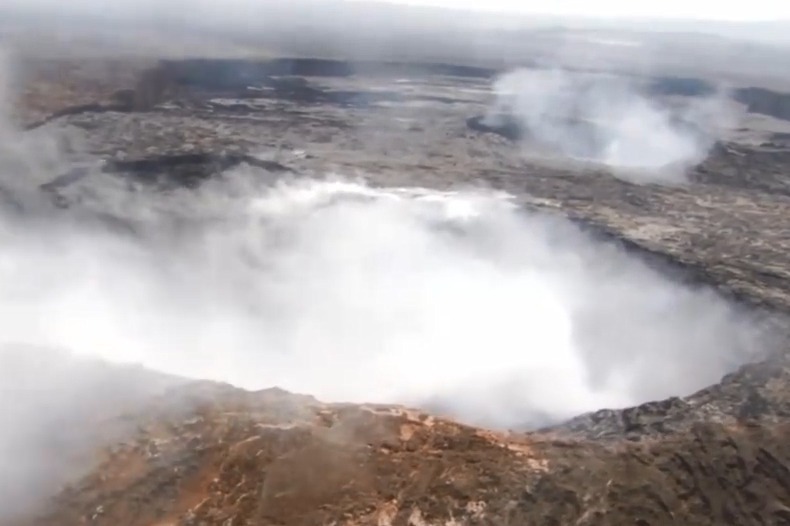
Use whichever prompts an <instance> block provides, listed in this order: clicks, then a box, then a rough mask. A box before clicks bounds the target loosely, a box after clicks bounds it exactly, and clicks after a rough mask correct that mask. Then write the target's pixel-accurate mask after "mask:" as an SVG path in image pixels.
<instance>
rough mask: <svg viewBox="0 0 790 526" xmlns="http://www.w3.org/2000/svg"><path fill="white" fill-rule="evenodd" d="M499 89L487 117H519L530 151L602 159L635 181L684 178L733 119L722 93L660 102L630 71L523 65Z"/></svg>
mask: <svg viewBox="0 0 790 526" xmlns="http://www.w3.org/2000/svg"><path fill="white" fill-rule="evenodd" d="M494 89H495V93H496V99H495V102H494V105H493V108H492V110H491V112H490V114H489V115H488V116H487V124H488V125H490V126H500V125H502V123H503V120H504V119H510V120H515V123H516V124H517V125H518V126H519V127H520V128H521V129H522V130H523V132H524V134H525V136H526V137H525V141H524V148H525V151H526V152H527V153H529V154H532V155H536V154H537V155H548V156H554V157H561V158H565V157H570V158H573V159H578V160H582V161H593V162H596V163H601V164H604V165H607V166H609V167H611V168H613V169H614V173H615V174H616V175H619V176H620V177H622V178H625V179H628V180H631V181H634V182H670V183H677V182H682V181H683V180H684V179H685V170H686V169H687V168H688V167H690V166H691V165H693V164H695V163H698V162H700V161H702V160H703V159H704V158H705V156H706V155H707V153H708V151H709V149H710V147H711V146H712V145H713V142H714V141H715V138H716V136H717V133H718V130H719V129H720V128H721V127H722V126H723V125H724V123H725V121H726V120H727V111H726V107H725V105H724V102H723V100H724V99H723V97H716V96H710V97H706V98H686V97H682V98H676V99H675V100H674V101H665V102H658V101H657V100H656V98H655V97H649V96H647V95H646V94H644V92H643V90H642V89H640V86H639V85H638V84H637V83H636V81H635V80H633V79H631V78H628V77H623V76H615V75H607V74H584V73H572V72H569V71H564V70H558V69H549V70H538V69H535V70H518V71H513V72H510V73H508V74H506V75H504V76H502V77H501V78H500V79H499V80H498V81H497V82H496V83H495V86H494Z"/></svg>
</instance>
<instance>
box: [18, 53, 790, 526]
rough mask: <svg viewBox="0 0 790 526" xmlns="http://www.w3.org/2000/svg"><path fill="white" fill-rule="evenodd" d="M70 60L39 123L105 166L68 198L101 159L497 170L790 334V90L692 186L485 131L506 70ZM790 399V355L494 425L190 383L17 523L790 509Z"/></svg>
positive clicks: (379, 180) (164, 166) (623, 518)
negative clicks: (584, 409)
mask: <svg viewBox="0 0 790 526" xmlns="http://www.w3.org/2000/svg"><path fill="white" fill-rule="evenodd" d="M51 67H52V64H43V65H42V64H41V63H36V64H31V65H30V66H29V69H28V71H27V77H26V78H27V79H28V82H27V85H28V86H29V87H28V88H27V90H26V91H25V92H24V94H23V101H25V104H23V105H22V108H21V111H20V112H19V114H20V115H19V116H20V119H22V121H23V123H24V125H25V126H27V127H28V128H29V131H28V132H27V133H29V134H36V133H44V132H46V133H59V132H65V131H68V133H69V136H70V137H73V136H75V135H77V134H78V136H79V137H80V139H79V140H76V141H73V143H70V144H69V145H68V148H66V153H65V154H64V156H65V158H66V159H67V161H68V162H73V163H74V164H75V166H85V165H89V164H90V163H94V164H95V165H97V166H100V167H101V170H99V171H98V173H94V172H93V171H91V170H88V169H85V170H83V171H80V169H77V170H76V171H71V172H68V173H66V172H67V171H64V174H61V175H59V176H58V177H54V178H53V179H52V180H51V181H44V182H42V183H43V189H44V191H46V192H50V194H51V195H52V196H53V198H55V199H56V201H57V202H58V203H59V205H60V206H64V207H69V206H75V205H76V204H77V201H76V196H78V195H79V194H78V192H77V190H78V189H79V187H80V185H86V184H90V182H91V180H93V179H92V178H96V177H110V176H117V175H118V174H122V175H124V176H128V177H134V178H136V179H137V180H144V181H147V182H148V183H149V184H159V185H164V186H165V187H166V186H167V185H172V184H177V185H185V186H194V185H199V184H201V182H202V181H204V180H205V179H206V178H209V177H212V176H214V175H216V174H217V173H218V172H219V171H221V170H223V169H226V168H227V167H229V166H232V165H237V164H241V163H246V164H249V165H251V166H253V167H257V168H256V169H259V170H261V171H262V173H264V174H267V175H266V176H272V177H274V176H276V175H277V174H283V173H288V174H291V175H293V174H296V175H297V176H298V175H301V174H306V175H316V174H318V175H321V174H326V173H328V172H335V173H340V174H343V175H346V176H359V177H362V178H365V179H367V180H368V181H370V182H371V183H373V184H376V185H388V186H390V185H395V186H404V185H420V186H431V187H438V188H454V187H462V186H468V185H473V186H474V185H482V186H488V187H494V188H497V189H501V190H506V191H508V192H510V193H512V194H514V195H515V196H517V198H518V199H520V201H521V202H522V203H523V205H524V206H528V207H535V208H538V209H541V210H545V211H548V212H550V213H557V214H562V215H565V216H567V217H570V218H572V219H574V220H576V221H578V222H580V223H582V224H584V225H585V226H587V227H589V228H590V229H591V230H592V231H594V232H597V233H600V234H601V235H605V236H610V237H614V238H616V239H618V240H620V241H621V242H622V244H623V245H624V246H626V247H627V248H629V249H631V250H633V251H634V253H637V254H641V255H643V256H645V257H648V258H650V259H651V260H653V261H656V264H658V265H661V266H662V267H665V268H666V269H667V271H671V272H677V273H678V275H680V276H682V277H684V278H686V279H688V280H690V281H693V282H695V283H697V284H699V285H700V286H714V287H717V288H718V289H719V290H721V291H722V292H723V293H724V294H727V295H730V296H732V297H733V298H735V299H736V300H738V301H739V302H741V303H742V304H743V305H745V306H747V307H756V308H759V309H762V310H763V311H764V313H765V314H766V315H768V316H770V317H771V318H772V319H774V320H775V321H776V325H777V327H778V330H779V331H782V332H783V333H784V335H785V336H786V332H784V331H786V323H785V321H784V317H785V316H786V315H787V313H788V312H790V260H788V257H789V256H788V255H789V254H790V214H788V213H787V210H788V209H789V208H788V205H790V180H789V179H788V177H790V175H788V174H790V145H788V142H787V137H788V132H790V123H788V122H786V119H787V113H786V111H785V110H786V106H787V102H786V101H787V100H788V99H790V95H783V94H780V93H776V92H768V91H764V90H761V89H754V88H755V87H753V86H741V88H744V89H742V90H740V91H736V92H734V94H733V103H734V104H740V103H743V105H742V106H739V108H740V110H741V111H742V117H743V119H742V120H741V125H740V126H739V127H738V128H737V129H731V130H729V133H728V135H727V136H726V137H725V138H723V139H722V140H720V141H719V142H718V143H717V144H716V145H715V146H714V148H713V149H712V151H711V154H710V156H709V157H708V159H707V160H705V161H704V162H703V163H701V164H700V165H698V166H696V167H695V168H694V169H693V170H692V172H691V174H690V180H691V182H690V184H688V185H659V184H634V183H632V182H628V181H626V180H623V179H621V178H617V177H614V176H613V175H612V174H611V173H609V171H608V170H606V169H605V168H603V167H601V166H593V165H588V164H576V163H575V164H570V163H567V162H563V163H557V162H551V163H548V162H543V161H538V160H535V159H530V158H525V157H524V156H523V155H521V153H520V151H519V148H518V147H517V145H516V144H514V142H513V141H511V140H510V139H508V138H507V137H502V136H501V135H500V134H497V133H486V130H480V129H474V128H475V126H474V125H472V126H470V125H469V122H470V121H469V119H470V118H473V117H475V116H478V115H481V114H483V113H485V111H486V109H487V107H488V103H489V100H490V92H489V89H490V81H491V78H492V77H493V76H494V74H495V72H494V71H492V70H484V69H480V68H460V67H451V66H445V65H436V66H433V67H430V66H425V65H422V66H419V67H415V66H410V65H408V64H378V63H356V64H354V63H344V62H332V61H317V60H316V61H309V60H296V61H290V60H279V61H270V62H266V63H260V62H249V61H247V62H240V61H166V62H163V63H160V64H149V65H147V66H146V67H150V69H146V67H142V66H141V67H139V69H136V68H137V66H134V67H132V66H129V67H128V68H127V67H119V68H118V67H116V69H113V68H114V67H113V66H109V65H104V66H102V67H98V70H97V71H100V72H104V71H107V72H109V73H108V74H107V75H106V76H102V75H99V77H100V78H101V79H102V80H101V81H96V82H94V80H93V74H91V75H87V76H86V75H84V71H83V70H82V69H80V68H76V69H75V68H73V67H72V66H69V65H62V66H57V65H56V66H55V71H56V72H57V74H54V75H53V74H52V71H53V70H52V69H49V68H51ZM59 67H62V68H63V69H59ZM112 72H115V73H112ZM119 72H120V73H119ZM64 79H65V80H64ZM646 83H647V85H648V86H654V88H656V90H657V91H667V90H669V91H673V90H674V88H673V87H672V86H676V87H677V86H681V87H684V86H685V88H688V86H689V84H688V83H685V84H684V83H673V82H672V79H652V80H650V79H648V81H646ZM83 84H85V85H86V86H87V87H86V88H84V89H83V88H82V87H80V86H83ZM692 85H695V84H693V83H692ZM685 88H684V89H685ZM757 88H759V86H757ZM678 89H679V88H678ZM691 91H694V90H691ZM765 114H768V115H765ZM472 122H474V121H472ZM478 128H479V127H478ZM785 349H786V347H785ZM789 393H790V363H789V362H788V358H787V354H785V353H784V352H779V353H776V354H775V355H773V356H770V357H767V358H766V359H765V361H763V362H761V363H757V364H751V365H746V366H744V367H743V368H741V369H740V370H738V371H737V372H734V373H733V374H731V375H729V376H727V377H726V378H724V379H723V380H722V382H721V383H720V384H718V385H715V386H712V387H710V388H708V389H705V390H703V391H701V392H699V393H696V394H693V395H691V396H688V397H685V398H680V397H679V398H673V399H670V400H667V401H660V402H654V403H650V404H645V405H643V406H640V407H637V408H632V409H626V410H622V411H621V410H617V411H614V410H603V411H601V412H598V413H594V414H590V415H583V416H580V417H578V418H576V419H574V420H572V421H570V422H568V423H566V424H564V425H561V426H558V427H555V428H552V429H547V430H542V431H536V432H530V433H524V432H510V433H494V432H490V431H484V430H481V429H476V428H472V427H468V426H464V425H461V424H458V423H455V422H451V421H448V420H443V419H441V418H438V417H434V416H429V415H427V414H424V413H421V412H419V411H413V410H407V409H404V408H399V407H378V406H350V405H327V404H323V403H320V402H318V401H316V400H314V399H312V398H310V397H306V396H298V395H292V394H288V393H285V392H282V391H279V390H268V391H263V392H258V393H248V392H244V391H240V390H237V389H233V388H231V387H227V386H220V385H213V384H203V383H193V384H191V385H188V386H177V387H173V388H172V389H170V390H168V391H167V392H166V393H165V394H162V393H155V394H151V395H150V396H149V397H148V398H146V399H145V400H144V401H140V400H139V399H137V398H135V404H134V407H132V408H130V409H128V410H127V411H126V412H125V415H126V416H125V418H126V419H129V420H130V421H133V422H136V423H137V426H136V427H135V429H133V430H132V429H128V430H127V429H123V432H122V433H120V434H121V435H122V437H120V438H119V437H118V436H117V435H112V436H111V437H109V438H105V439H102V440H98V441H96V443H100V444H102V445H104V446H106V447H105V448H104V449H102V448H98V450H99V452H97V453H96V456H95V457H94V462H93V465H92V466H90V468H92V470H91V469H88V468H89V466H87V465H86V466H85V468H86V470H87V471H89V473H88V475H87V476H85V477H83V478H79V477H75V480H73V481H71V483H70V484H69V485H68V486H67V487H65V488H64V489H63V490H62V491H60V492H59V493H58V495H57V497H56V498H55V499H54V500H53V501H52V502H51V504H50V505H49V507H48V508H47V509H45V510H43V511H42V512H41V513H37V514H34V515H36V516H37V518H31V519H30V520H27V519H24V520H21V519H20V521H19V522H18V523H17V522H14V524H19V525H34V524H35V525H52V526H54V525H70V524H95V525H103V524H106V525H119V524H122V525H129V526H135V525H140V526H143V525H146V526H148V525H151V526H153V525H157V526H165V525H176V524H179V525H214V524H216V525H223V526H238V525H245V524H247V525H298V524H304V525H308V524H310V525H312V524H327V525H330V524H335V525H343V524H344V525H352V524H360V525H362V524H371V525H378V526H386V525H396V526H398V525H404V526H406V525H409V526H422V525H463V524H491V525H499V524H513V525H529V524H540V525H543V524H547V525H551V524H556V525H567V524H579V525H582V524H617V525H619V524H637V525H659V524H681V525H690V524H695V525H696V524H733V525H735V524H743V525H747V524H765V525H780V524H790V446H788V442H787V440H786V437H787V433H788V431H790V428H789V427H788V425H789V424H788V417H789V416H790V394H789ZM679 394H680V395H682V394H685V393H679ZM80 418H81V419H82V421H83V422H84V421H86V420H85V418H86V417H85V416H84V415H82V416H81V417H80ZM88 421H89V420H88ZM74 422H75V424H74V425H78V422H80V419H75V420H74ZM105 425H106V424H105ZM53 462H55V461H54V460H53ZM86 464H88V463H86ZM76 472H77V471H74V473H76Z"/></svg>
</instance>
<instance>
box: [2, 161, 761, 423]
mask: <svg viewBox="0 0 790 526" xmlns="http://www.w3.org/2000/svg"><path fill="white" fill-rule="evenodd" d="M236 177H238V178H240V180H241V179H242V177H241V174H237V175H236ZM95 184H96V185H97V186H98V187H101V184H100V182H96V183H95ZM226 185H230V186H226ZM228 188H231V189H233V192H228ZM241 188H243V190H241ZM93 191H94V193H95V191H96V189H95V188H94V189H93ZM115 198H116V200H115V201H113V203H114V204H113V206H114V207H116V208H115V209H114V210H113V213H116V214H118V213H120V214H123V215H124V216H125V219H130V218H131V219H133V220H135V222H133V223H131V225H132V228H134V229H135V233H134V234H128V233H127V234H124V233H123V230H121V231H119V230H118V229H117V227H116V228H114V229H108V228H106V227H102V226H100V225H98V224H93V225H88V224H85V223H84V222H83V220H78V219H69V218H68V216H65V217H60V218H58V219H57V221H55V219H54V218H51V219H50V220H49V221H46V222H39V221H36V222H33V221H23V222H19V221H12V220H10V219H8V218H6V219H4V220H3V223H2V225H0V226H2V229H0V243H2V246H3V251H2V257H1V258H0V319H2V320H4V325H5V327H4V329H3V331H2V337H3V339H5V340H6V341H11V342H23V343H27V344H34V345H39V346H61V347H62V346H66V347H68V348H70V349H73V350H75V351H77V352H80V353H85V354H88V355H92V356H97V357H101V358H104V359H107V360H111V361H119V362H139V363H142V364H144V365H146V366H148V367H151V368H153V369H157V370H161V371H165V372H168V373H174V374H179V375H184V376H189V377H196V378H210V379H215V380H222V381H227V382H230V383H233V384H236V385H239V386H243V387H247V388H252V389H255V388H262V387H266V386H271V385H279V386H281V387H284V388H286V389H290V390H294V391H301V392H307V393H311V394H314V395H317V396H319V397H320V398H324V399H327V400H349V401H358V402H363V401H368V402H371V401H373V402H401V403H406V404H413V405H425V404H438V405H441V406H442V407H443V408H445V409H446V410H448V411H450V412H452V413H453V414H455V415H458V416H460V417H461V418H463V419H466V420H470V421H475V422H485V423H492V424H495V425H500V426H510V425H518V424H525V423H529V421H530V420H531V419H533V418H534V417H535V415H541V417H546V418H549V419H560V418H565V417H569V416H572V415H574V414H577V413H580V412H583V411H588V410H592V409H596V408H600V407H604V406H625V405H630V404H635V403H639V402H643V401H646V400H650V399H655V398H661V397H666V396H669V395H673V394H682V393H687V392H690V391H692V390H694V389H695V388H698V387H702V386H704V385H706V384H709V383H712V382H715V381H716V380H718V379H719V377H720V376H721V375H722V374H724V373H725V372H727V371H729V370H731V369H732V368H733V367H734V366H735V365H736V364H738V363H741V362H743V361H744V360H746V359H747V357H748V356H749V351H751V350H753V343H754V341H755V340H754V338H755V334H756V332H755V330H754V329H753V328H752V327H750V326H749V324H748V323H747V322H746V321H744V320H742V319H739V318H738V317H737V316H736V315H735V313H734V312H733V310H732V309H731V308H730V307H729V306H728V305H727V304H725V303H724V302H723V301H721V300H720V299H718V298H717V297H716V296H715V295H713V294H711V293H708V292H704V291H692V290H688V289H686V288H684V287H682V286H680V285H678V284H675V283H673V282H671V281H669V280H668V279H666V278H664V277H662V276H661V275H659V274H658V273H656V272H655V271H653V270H650V269H648V268H647V267H646V266H645V265H644V264H642V263H640V262H638V261H635V260H634V259H633V258H631V257H629V256H628V255H626V254H625V253H624V252H622V251H621V250H620V249H618V248H616V247H614V246H610V245H606V244H600V243H597V242H593V241H592V240H591V239H589V238H588V237H587V236H586V235H585V234H582V233H581V232H580V231H578V230H577V229H576V228H575V227H573V226H571V225H569V224H567V223H566V222H564V221H562V220H558V219H552V218H547V217H544V216H541V215H535V214H528V213H525V212H522V211H519V210H518V209H517V208H516V207H515V206H514V204H513V203H512V202H511V201H509V200H508V199H505V198H503V197H502V196H494V195H485V194H476V193H459V194H440V193H437V192H432V191H428V190H417V189H395V190H383V189H378V190H377V189H373V188H369V187H366V186H363V185H358V184H352V183H344V182H327V181H324V182H320V181H308V180H305V181H301V182H291V183H282V184H280V185H278V186H275V187H257V188H254V187H247V186H243V187H242V186H234V184H231V183H230V182H229V181H225V182H224V183H219V182H217V183H213V184H209V185H207V186H206V187H205V188H203V189H202V190H201V191H200V192H198V193H197V194H193V193H190V192H183V193H182V194H180V195H179V194H176V195H172V194H171V195H169V196H162V195H155V194H153V193H150V194H149V193H146V192H143V193H136V194H134V196H131V195H130V196H127V197H123V198H122V199H119V196H115ZM110 202H111V201H97V202H96V203H94V206H107V203H110ZM101 203H103V204H101ZM167 208H170V209H171V210H176V211H177V212H176V213H177V214H178V216H179V217H178V218H176V217H174V216H173V212H163V211H162V210H167ZM119 232H120V233H119Z"/></svg>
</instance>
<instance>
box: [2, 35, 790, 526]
mask: <svg viewBox="0 0 790 526" xmlns="http://www.w3.org/2000/svg"><path fill="white" fill-rule="evenodd" d="M105 38H106V37H105ZM15 41H17V40H14V38H11V39H10V42H12V43H13V42H15ZM9 49H10V50H11V52H9V53H8V55H7V57H6V60H5V62H6V67H5V70H6V72H7V74H6V78H8V79H11V81H10V82H7V86H6V88H5V89H4V91H5V92H6V95H5V96H4V107H3V120H2V127H1V128H0V133H2V146H0V163H2V164H1V166H2V174H0V205H2V209H1V210H0V214H1V215H0V217H1V218H2V223H0V236H2V239H0V242H2V253H0V257H1V258H2V259H0V317H1V318H2V319H3V320H4V321H3V328H2V333H1V334H0V342H2V343H3V344H4V351H3V363H2V365H3V367H2V372H1V373H0V374H2V380H3V384H2V388H3V391H4V392H5V395H4V399H6V400H9V402H3V405H2V418H3V420H4V425H3V431H2V432H0V451H2V452H3V457H4V461H3V462H4V466H3V468H4V469H3V473H4V475H3V479H2V485H0V509H2V513H0V522H2V521H6V522H7V523H8V524H82V523H90V524H130V525H132V524H134V525H136V524H140V525H153V524H157V525H159V524H161V525H164V524H323V523H332V522H333V521H334V522H335V523H338V524H448V521H457V522H454V523H460V524H522V523H525V522H526V523H529V522H537V523H540V524H544V523H545V524H567V523H580V524H623V523H626V522H636V523H638V524H672V523H678V521H679V522H680V523H684V524H691V523H693V524H697V523H699V524H723V523H728V524H785V523H788V520H790V519H788V517H790V515H788V511H787V510H788V509H790V500H788V499H789V498H790V497H789V496H788V493H787V491H788V487H790V481H788V478H787V474H786V473H787V469H788V452H787V449H786V445H785V444H784V443H783V441H782V436H783V434H784V432H785V431H784V430H785V428H786V418H787V416H788V411H790V407H788V397H787V395H786V393H787V385H788V382H790V377H788V370H789V369H788V364H787V357H786V356H787V355H786V350H787V344H786V341H787V330H788V329H787V327H788V325H787V322H786V314H787V312H788V309H790V281H788V272H790V271H789V270H788V269H790V264H788V261H787V254H788V253H790V252H789V251H788V248H790V246H788V244H790V237H788V236H790V234H788V233H790V215H788V214H787V209H788V208H787V206H786V205H787V204H788V202H790V181H789V180H788V176H787V173H788V165H790V143H789V142H788V137H789V136H790V120H789V119H790V114H788V113H787V106H788V100H790V93H785V92H784V91H782V83H781V81H777V80H776V79H774V78H772V79H771V81H770V82H767V81H766V80H765V79H764V78H760V77H759V76H755V75H753V74H750V75H743V76H737V77H736V76H733V75H732V74H726V73H721V74H713V73H708V74H706V75H703V76H700V77H689V76H688V75H682V74H681V73H686V72H679V71H674V70H672V68H671V67H669V66H666V67H665V68H664V70H661V71H656V72H652V73H649V74H644V73H640V74H635V73H634V72H633V71H626V72H623V71H621V69H622V67H619V68H608V69H607V68H606V67H596V68H586V69H584V68H579V67H578V65H575V64H553V65H552V66H551V67H543V66H541V67H536V66H535V65H534V64H531V63H528V61H524V63H522V64H509V65H507V66H506V67H500V66H496V67H494V66H492V65H490V64H485V63H480V61H477V62H475V63H474V64H472V63H463V62H462V61H455V62H452V61H445V62H442V63H437V62H429V61H421V62H416V61H411V60H395V59H392V60H370V59H355V60H337V59H331V60H330V59H323V58H321V59H319V58H309V59H308V58H274V57H272V58H266V59H260V58H238V56H237V55H238V53H235V54H234V53H230V52H229V53H227V55H228V56H227V57H222V58H214V57H211V58H188V59H187V58H174V57H172V56H168V57H166V58H165V59H162V60H160V57H157V56H153V57H152V56H151V53H150V51H146V53H140V54H141V55H143V56H142V57H141V56H134V57H131V58H130V57H123V58H118V57H117V56H116V57H110V58H106V57H96V56H88V53H85V52H84V50H83V51H82V52H81V53H82V54H80V52H76V51H75V52H73V53H70V54H67V56H60V57H55V58H53V57H42V56H40V55H41V54H40V53H32V52H30V50H27V52H25V50H24V49H22V48H21V47H19V46H17V47H16V48H14V47H13V46H9ZM116 54H118V53H117V50H116ZM291 56H293V55H291ZM571 62H573V61H571ZM289 392H294V393H302V394H299V395H297V394H293V395H292V394H289ZM313 396H315V397H316V398H312V397H313ZM318 400H321V401H320V402H319V401H318ZM407 406H408V407H414V408H418V409H415V410H410V409H405V408H404V407H407ZM428 413H432V414H433V415H435V416H429V414H428ZM579 415H581V416H579ZM451 419H452V420H451ZM456 422H461V423H456ZM472 426H483V427H472ZM484 427H486V428H490V429H494V430H496V431H484V430H483V428H484ZM508 430H509V431H508ZM64 485H65V486H64ZM783 521H784V522H783Z"/></svg>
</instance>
